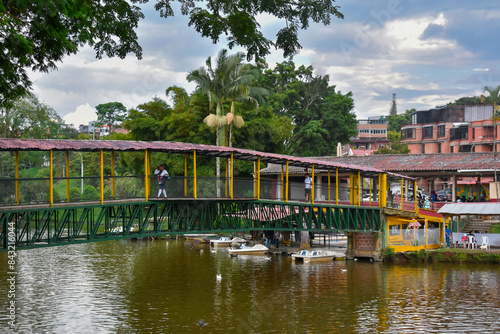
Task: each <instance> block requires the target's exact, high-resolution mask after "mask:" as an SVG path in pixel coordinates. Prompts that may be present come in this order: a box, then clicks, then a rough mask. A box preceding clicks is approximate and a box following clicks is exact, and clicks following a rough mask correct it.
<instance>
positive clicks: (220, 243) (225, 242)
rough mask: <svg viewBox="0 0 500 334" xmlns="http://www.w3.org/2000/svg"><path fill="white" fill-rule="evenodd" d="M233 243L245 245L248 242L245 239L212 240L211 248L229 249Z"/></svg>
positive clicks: (224, 238) (221, 238) (225, 238)
mask: <svg viewBox="0 0 500 334" xmlns="http://www.w3.org/2000/svg"><path fill="white" fill-rule="evenodd" d="M233 242H235V243H239V244H244V243H246V242H247V241H246V240H245V239H242V238H239V237H236V238H232V239H231V238H230V237H220V238H219V239H211V240H210V246H212V247H220V246H224V247H227V246H229V245H231V244H232V243H233Z"/></svg>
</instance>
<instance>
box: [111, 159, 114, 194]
mask: <svg viewBox="0 0 500 334" xmlns="http://www.w3.org/2000/svg"><path fill="white" fill-rule="evenodd" d="M111 198H112V199H115V151H111Z"/></svg>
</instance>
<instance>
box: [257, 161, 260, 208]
mask: <svg viewBox="0 0 500 334" xmlns="http://www.w3.org/2000/svg"><path fill="white" fill-rule="evenodd" d="M257 199H260V157H257Z"/></svg>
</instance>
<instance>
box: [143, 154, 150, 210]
mask: <svg viewBox="0 0 500 334" xmlns="http://www.w3.org/2000/svg"><path fill="white" fill-rule="evenodd" d="M148 181H149V163H148V150H144V198H145V200H146V202H147V201H148V199H149V182H148Z"/></svg>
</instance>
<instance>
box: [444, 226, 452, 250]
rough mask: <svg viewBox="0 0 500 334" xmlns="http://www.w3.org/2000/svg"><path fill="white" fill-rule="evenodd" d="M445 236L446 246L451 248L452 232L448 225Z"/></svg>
mask: <svg viewBox="0 0 500 334" xmlns="http://www.w3.org/2000/svg"><path fill="white" fill-rule="evenodd" d="M444 236H445V237H446V246H447V247H448V248H450V239H451V231H450V229H449V228H448V225H446V229H445V230H444Z"/></svg>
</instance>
